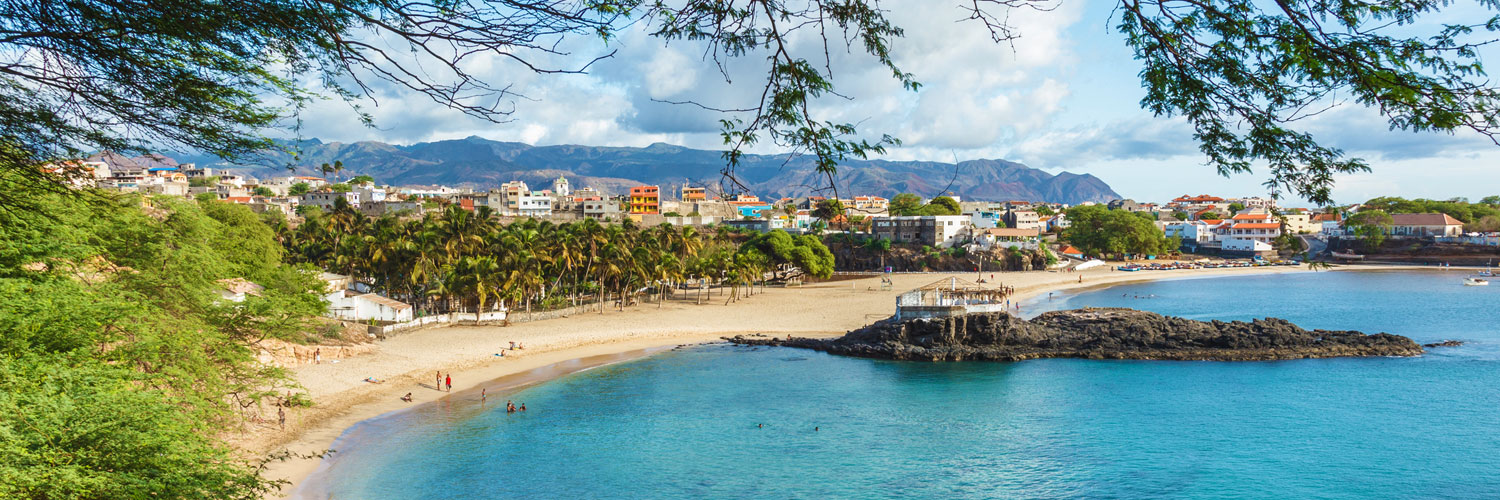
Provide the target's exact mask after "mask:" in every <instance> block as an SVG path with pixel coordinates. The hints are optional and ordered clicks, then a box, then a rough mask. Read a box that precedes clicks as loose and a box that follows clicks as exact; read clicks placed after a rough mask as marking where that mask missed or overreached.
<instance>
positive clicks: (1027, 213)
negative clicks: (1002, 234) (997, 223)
mask: <svg viewBox="0 0 1500 500" xmlns="http://www.w3.org/2000/svg"><path fill="white" fill-rule="evenodd" d="M1005 226H1006V227H1012V228H1016V229H1040V228H1041V227H1042V216H1041V215H1039V214H1037V213H1036V212H1035V211H1032V210H1011V211H1008V212H1005Z"/></svg>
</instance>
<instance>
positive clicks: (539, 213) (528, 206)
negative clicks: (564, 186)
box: [513, 191, 552, 217]
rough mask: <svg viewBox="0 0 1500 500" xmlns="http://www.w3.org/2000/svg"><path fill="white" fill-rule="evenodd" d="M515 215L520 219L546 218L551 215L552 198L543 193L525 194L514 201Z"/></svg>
mask: <svg viewBox="0 0 1500 500" xmlns="http://www.w3.org/2000/svg"><path fill="white" fill-rule="evenodd" d="M513 206H514V207H515V211H516V212H515V214H513V215H519V216H522V217H547V216H550V215H552V197H551V196H548V195H547V194H545V192H543V191H535V192H531V193H526V194H523V195H521V196H519V197H518V198H516V199H515V204H514V205H513Z"/></svg>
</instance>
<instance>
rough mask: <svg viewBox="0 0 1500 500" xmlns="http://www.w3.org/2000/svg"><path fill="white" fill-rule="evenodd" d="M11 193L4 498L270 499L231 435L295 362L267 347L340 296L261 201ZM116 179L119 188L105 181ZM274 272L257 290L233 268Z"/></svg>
mask: <svg viewBox="0 0 1500 500" xmlns="http://www.w3.org/2000/svg"><path fill="white" fill-rule="evenodd" d="M0 192H10V193H24V194H25V195H26V196H27V198H28V200H30V201H29V203H31V204H32V206H33V208H34V209H35V210H26V211H3V210H0V303H3V304H5V306H4V307H0V332H5V334H4V335H3V336H0V498H101V499H102V498H147V497H157V498H256V497H258V496H259V494H260V493H261V492H264V491H267V490H268V489H270V488H272V487H273V486H274V485H272V484H271V483H268V482H267V481H265V480H263V479H262V478H261V477H259V475H258V471H257V468H256V465H257V464H254V463H250V462H247V461H245V460H243V459H241V458H239V457H237V456H236V454H235V453H234V452H233V451H232V450H231V448H230V447H229V446H227V445H225V444H224V443H223V442H222V441H221V440H220V436H221V434H222V433H223V432H224V431H225V430H226V429H232V428H235V427H237V426H238V425H239V424H240V423H241V422H242V421H243V420H242V419H244V418H246V417H247V416H249V412H253V411H256V410H255V408H258V405H257V404H256V403H257V402H258V401H260V400H262V399H265V398H268V397H271V396H272V395H273V394H283V393H284V392H285V390H286V387H285V385H286V379H285V378H284V377H283V374H282V373H281V372H280V371H279V370H276V369H272V368H268V367H265V366H262V365H260V364H259V363H257V362H256V361H255V359H254V350H253V349H252V345H253V344H254V343H255V342H256V341H258V340H261V339H265V338H281V339H289V340H297V339H299V338H300V337H301V336H302V335H304V332H306V331H309V330H310V328H309V321H310V320H311V318H312V317H314V316H316V315H318V314H320V313H321V312H322V311H323V309H324V307H325V304H324V303H323V301H322V299H321V297H320V296H319V295H318V294H316V293H313V292H315V291H316V290H317V289H318V287H319V282H318V281H317V279H316V276H315V275H314V274H312V273H310V272H309V271H310V269H307V268H299V267H294V266H284V265H281V257H282V255H281V249H280V246H279V245H277V243H276V242H275V240H274V239H273V238H272V236H273V233H272V232H271V230H270V229H269V228H268V227H266V226H265V225H264V223H262V222H261V221H260V219H259V218H258V217H256V216H255V214H253V213H251V212H250V211H249V210H248V209H246V208H244V207H240V206H235V205H229V204H224V203H220V202H217V201H208V202H192V201H185V200H181V199H165V198H156V199H142V198H140V197H138V196H122V197H118V198H97V197H96V195H76V194H75V195H59V194H56V193H50V192H42V191H38V190H34V189H28V188H25V187H22V186H21V185H19V184H17V183H15V182H13V181H12V180H11V179H10V178H8V177H3V176H0ZM97 196H104V195H97ZM223 278H245V279H248V280H250V281H253V282H255V283H258V284H260V285H262V286H264V287H265V291H264V292H263V293H262V295H261V296H252V297H249V298H248V299H247V300H246V301H245V302H243V303H240V304H231V303H225V302H222V301H220V300H219V299H218V297H219V295H218V293H217V291H216V290H217V284H216V283H215V280H218V279H223Z"/></svg>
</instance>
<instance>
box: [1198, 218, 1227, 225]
mask: <svg viewBox="0 0 1500 500" xmlns="http://www.w3.org/2000/svg"><path fill="white" fill-rule="evenodd" d="M1198 222H1202V223H1204V224H1208V225H1210V226H1217V225H1219V224H1223V223H1224V219H1199V220H1198Z"/></svg>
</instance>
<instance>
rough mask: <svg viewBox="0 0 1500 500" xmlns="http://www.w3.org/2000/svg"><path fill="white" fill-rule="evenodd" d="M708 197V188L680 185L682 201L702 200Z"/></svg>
mask: <svg viewBox="0 0 1500 500" xmlns="http://www.w3.org/2000/svg"><path fill="white" fill-rule="evenodd" d="M707 199H708V190H707V189H705V188H701V187H688V186H683V187H682V201H704V200H707Z"/></svg>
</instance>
